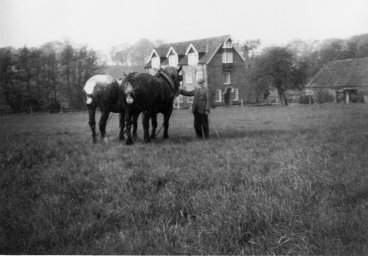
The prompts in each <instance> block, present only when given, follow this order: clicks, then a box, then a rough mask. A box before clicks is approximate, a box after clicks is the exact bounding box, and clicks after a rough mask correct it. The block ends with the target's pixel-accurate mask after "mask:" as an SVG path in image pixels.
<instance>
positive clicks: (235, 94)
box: [232, 88, 239, 101]
mask: <svg viewBox="0 0 368 256" xmlns="http://www.w3.org/2000/svg"><path fill="white" fill-rule="evenodd" d="M232 94H233V100H234V101H237V100H239V89H238V88H234V89H233V91H232Z"/></svg>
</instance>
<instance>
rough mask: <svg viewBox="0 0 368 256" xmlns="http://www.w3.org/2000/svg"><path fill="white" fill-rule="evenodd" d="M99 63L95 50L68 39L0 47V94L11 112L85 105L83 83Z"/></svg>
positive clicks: (97, 69) (94, 72) (95, 71)
mask: <svg viewBox="0 0 368 256" xmlns="http://www.w3.org/2000/svg"><path fill="white" fill-rule="evenodd" d="M101 69H102V66H101V65H100V64H99V58H98V54H97V52H96V51H94V50H91V49H88V48H87V47H85V46H83V47H75V46H73V45H72V44H70V43H69V42H50V43H46V44H44V45H43V46H41V47H38V48H37V47H33V48H28V47H23V48H19V49H15V48H12V47H7V48H0V92H1V94H0V96H1V98H2V99H1V101H2V102H3V103H5V104H6V105H8V106H9V107H10V108H11V110H12V112H23V111H26V112H28V111H38V110H41V109H47V110H49V111H60V109H62V108H81V107H83V106H84V104H85V103H84V95H83V85H84V83H85V81H86V80H87V79H88V78H89V77H91V76H92V75H94V74H96V73H98V72H100V71H101Z"/></svg>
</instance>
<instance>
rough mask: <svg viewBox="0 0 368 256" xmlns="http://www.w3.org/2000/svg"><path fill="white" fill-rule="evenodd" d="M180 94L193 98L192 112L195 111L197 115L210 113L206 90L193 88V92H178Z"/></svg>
mask: <svg viewBox="0 0 368 256" xmlns="http://www.w3.org/2000/svg"><path fill="white" fill-rule="evenodd" d="M179 93H180V94H182V95H184V96H189V97H190V96H194V99H193V104H192V112H193V113H194V111H197V112H198V113H199V114H206V111H207V113H209V112H210V97H209V93H208V89H207V88H195V89H194V90H193V91H186V90H180V92H179Z"/></svg>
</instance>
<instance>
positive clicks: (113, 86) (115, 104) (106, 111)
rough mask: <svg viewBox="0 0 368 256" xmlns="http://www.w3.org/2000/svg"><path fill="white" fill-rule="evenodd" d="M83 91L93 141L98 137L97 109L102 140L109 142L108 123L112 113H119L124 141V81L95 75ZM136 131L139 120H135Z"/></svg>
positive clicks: (120, 134)
mask: <svg viewBox="0 0 368 256" xmlns="http://www.w3.org/2000/svg"><path fill="white" fill-rule="evenodd" d="M83 91H84V92H85V94H86V105H87V109H88V115H89V122H88V123H89V126H90V128H91V131H92V141H93V143H96V142H97V135H96V119H95V115H96V109H97V108H99V109H100V111H101V117H100V120H99V129H100V134H101V140H102V141H104V142H107V138H106V123H107V120H108V118H109V115H110V112H113V113H119V126H120V133H119V139H120V140H124V127H125V118H124V117H125V107H124V105H125V103H124V101H125V94H124V89H123V88H122V80H120V79H119V81H117V80H116V79H115V78H113V77H111V76H109V75H95V76H93V77H91V78H90V79H88V80H87V82H86V84H85V85H84V88H83ZM136 118H138V116H137V117H136ZM133 124H134V130H133V133H135V134H136V133H137V120H136V119H135V120H133Z"/></svg>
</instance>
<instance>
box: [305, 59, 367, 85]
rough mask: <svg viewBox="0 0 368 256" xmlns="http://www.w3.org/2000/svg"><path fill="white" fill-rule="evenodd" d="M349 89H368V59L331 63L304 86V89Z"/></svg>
mask: <svg viewBox="0 0 368 256" xmlns="http://www.w3.org/2000/svg"><path fill="white" fill-rule="evenodd" d="M350 87H368V57H367V58H360V59H345V60H335V61H332V62H330V63H328V64H327V65H326V66H325V67H324V68H322V69H321V70H320V71H319V72H318V73H317V74H316V75H315V76H314V77H313V79H312V80H311V81H310V82H309V83H308V84H307V86H306V88H350Z"/></svg>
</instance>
